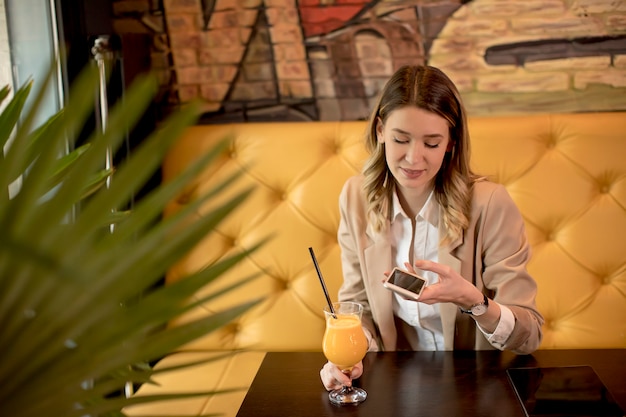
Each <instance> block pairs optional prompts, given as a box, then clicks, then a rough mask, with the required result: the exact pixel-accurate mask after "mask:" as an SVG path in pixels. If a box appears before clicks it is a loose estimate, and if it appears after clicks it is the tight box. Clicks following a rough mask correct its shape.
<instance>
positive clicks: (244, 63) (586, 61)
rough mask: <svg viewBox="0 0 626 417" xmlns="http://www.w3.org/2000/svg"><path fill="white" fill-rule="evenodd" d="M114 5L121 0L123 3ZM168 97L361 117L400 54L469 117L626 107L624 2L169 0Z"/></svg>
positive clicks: (233, 112)
mask: <svg viewBox="0 0 626 417" xmlns="http://www.w3.org/2000/svg"><path fill="white" fill-rule="evenodd" d="M118 3H121V2H119V1H118ZM163 11H164V17H165V22H166V32H167V36H168V40H169V48H170V51H171V63H172V67H173V72H174V77H173V81H172V86H173V89H174V91H175V93H176V99H177V100H178V101H179V102H180V103H181V104H184V103H185V102H188V101H190V100H194V99H197V98H200V99H201V100H202V101H203V102H204V103H205V113H204V116H203V118H202V121H203V122H206V123H213V122H216V123H222V122H228V121H272V120H276V121H279V120H280V121H286V120H362V119H365V118H366V117H367V115H368V113H369V109H370V108H371V107H372V106H373V102H374V101H375V99H376V95H377V93H378V91H379V90H380V88H381V86H382V85H383V84H384V82H385V81H386V80H387V78H388V77H389V76H390V75H391V74H392V73H393V71H394V70H395V69H396V68H398V67H399V66H401V65H404V64H429V65H434V66H437V67H439V68H441V69H442V70H443V71H444V72H446V73H447V74H448V75H449V76H450V77H451V78H452V80H453V81H454V82H455V83H456V84H457V86H458V88H459V90H460V91H461V94H462V95H463V98H464V101H465V104H466V107H467V108H468V111H469V113H470V114H471V115H486V114H489V115H494V114H515V113H528V112H571V111H606V110H620V111H621V110H626V0H525V1H517V0H472V1H462V0H397V1H395V0H394V1H386V0H374V1H365V0H164V1H163Z"/></svg>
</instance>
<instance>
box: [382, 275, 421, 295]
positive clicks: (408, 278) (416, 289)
mask: <svg viewBox="0 0 626 417" xmlns="http://www.w3.org/2000/svg"><path fill="white" fill-rule="evenodd" d="M389 283H390V284H394V285H397V286H398V287H401V288H404V289H406V290H408V291H411V292H413V293H415V294H420V292H421V291H422V287H423V286H424V285H425V284H426V281H424V280H423V279H419V278H416V277H414V276H413V275H411V274H407V273H406V272H403V271H400V270H399V269H395V270H394V271H393V274H391V276H390V277H389Z"/></svg>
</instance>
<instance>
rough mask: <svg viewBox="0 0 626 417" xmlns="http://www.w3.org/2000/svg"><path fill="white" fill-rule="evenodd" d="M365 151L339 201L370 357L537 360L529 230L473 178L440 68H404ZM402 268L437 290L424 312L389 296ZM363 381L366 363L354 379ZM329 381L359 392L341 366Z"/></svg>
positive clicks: (348, 281)
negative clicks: (466, 355)
mask: <svg viewBox="0 0 626 417" xmlns="http://www.w3.org/2000/svg"><path fill="white" fill-rule="evenodd" d="M494 139H496V138H494ZM366 146H367V148H368V151H369V152H370V157H369V159H368V160H367V162H366V164H365V166H364V169H363V173H362V174H361V175H358V176H355V177H352V178H350V179H349V180H348V181H347V182H346V184H345V185H344V188H343V191H342V193H341V196H340V211H341V221H340V225H339V231H338V239H339V244H340V246H341V252H342V265H343V275H344V282H343V284H342V286H341V288H340V290H339V301H356V302H358V303H361V304H363V306H364V314H363V326H364V329H365V333H366V335H367V337H368V340H369V341H370V350H452V349H494V348H495V349H500V350H504V349H507V350H511V351H513V352H516V353H520V354H527V353H531V352H533V351H535V350H536V349H537V347H538V346H539V343H540V342H541V337H542V333H541V325H542V323H543V318H542V316H541V314H540V313H539V312H538V311H537V309H536V306H535V295H536V292H537V287H536V283H535V281H534V280H533V278H532V277H531V276H530V275H529V274H528V272H527V270H526V264H527V262H528V260H529V257H530V248H529V245H528V241H527V239H526V233H525V230H524V223H523V220H522V217H521V215H520V213H519V210H518V209H517V207H516V206H515V204H514V202H513V200H512V199H511V197H510V196H509V195H508V193H507V191H506V190H505V188H504V187H503V186H502V185H499V184H495V183H493V182H490V181H488V180H487V179H485V178H484V177H480V176H477V175H475V174H474V173H472V171H471V169H470V141H469V133H468V130H467V120H466V115H465V110H464V108H463V104H462V102H461V97H460V95H459V93H458V91H457V89H456V87H455V86H454V84H453V83H452V81H451V80H450V79H449V78H448V77H447V76H446V75H445V74H444V73H443V72H441V71H440V70H438V69H437V68H434V67H430V66H405V67H402V68H400V69H399V70H398V71H397V72H396V73H395V74H394V75H393V76H392V77H391V79H390V80H389V81H388V82H387V84H386V85H385V87H384V88H383V90H382V91H381V93H380V97H379V101H378V104H377V106H376V108H375V110H374V111H373V113H372V115H371V116H370V119H369V126H368V132H367V137H366ZM396 266H399V267H401V268H403V269H406V270H409V271H411V272H417V273H418V274H420V275H421V276H423V277H424V278H426V279H427V281H428V286H427V287H425V288H424V290H423V292H422V293H421V295H420V297H419V299H418V300H417V301H414V300H408V299H405V298H403V297H401V296H399V295H397V294H395V293H392V292H391V291H389V290H387V289H386V288H384V287H383V285H382V281H384V279H385V277H386V275H387V274H388V273H389V272H390V271H391V270H392V269H393V267H396ZM362 372H363V367H362V364H359V365H358V366H356V367H354V369H353V370H352V376H351V377H352V378H358V377H359V376H360V375H361V373H362ZM320 376H321V378H322V382H323V384H324V386H325V387H326V388H327V389H329V390H331V389H336V388H339V387H340V386H341V385H342V384H347V385H350V381H351V378H350V377H348V376H346V375H343V374H342V373H341V371H340V370H339V369H338V368H337V367H336V366H334V365H333V364H332V363H327V364H326V365H324V367H323V368H322V370H321V371H320Z"/></svg>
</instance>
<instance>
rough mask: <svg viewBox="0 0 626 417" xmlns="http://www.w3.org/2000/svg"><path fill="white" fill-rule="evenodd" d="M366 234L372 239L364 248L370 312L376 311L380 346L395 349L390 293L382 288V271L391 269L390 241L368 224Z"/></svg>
mask: <svg viewBox="0 0 626 417" xmlns="http://www.w3.org/2000/svg"><path fill="white" fill-rule="evenodd" d="M385 230H389V228H386V229H385ZM367 234H368V236H369V237H370V238H371V239H372V241H373V243H372V245H371V246H369V247H367V248H365V250H364V256H365V266H366V269H367V283H366V288H367V289H368V291H367V292H368V298H369V301H370V304H371V308H372V312H376V316H375V317H374V321H375V322H376V323H377V325H378V330H379V332H380V336H381V339H382V341H381V342H382V344H383V346H382V347H381V348H382V349H383V350H395V349H396V341H397V334H396V327H395V324H394V318H393V304H392V293H391V291H387V290H386V289H384V288H382V286H383V284H382V281H383V279H384V278H385V275H384V273H385V272H388V271H391V243H390V242H389V239H388V236H387V234H382V233H374V232H373V230H371V229H370V226H368V231H367Z"/></svg>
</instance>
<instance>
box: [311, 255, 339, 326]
mask: <svg viewBox="0 0 626 417" xmlns="http://www.w3.org/2000/svg"><path fill="white" fill-rule="evenodd" d="M309 253H310V254H311V259H313V265H315V270H316V271H317V276H318V277H319V279H320V284H322V290H324V295H325V296H326V302H328V308H330V314H332V315H333V318H334V319H336V318H337V315H336V314H335V309H334V308H333V303H332V301H330V296H329V295H328V289H327V288H326V283H325V282H324V278H323V277H322V270H321V269H320V266H319V264H318V263H317V258H316V257H315V253H314V252H313V248H309Z"/></svg>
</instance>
